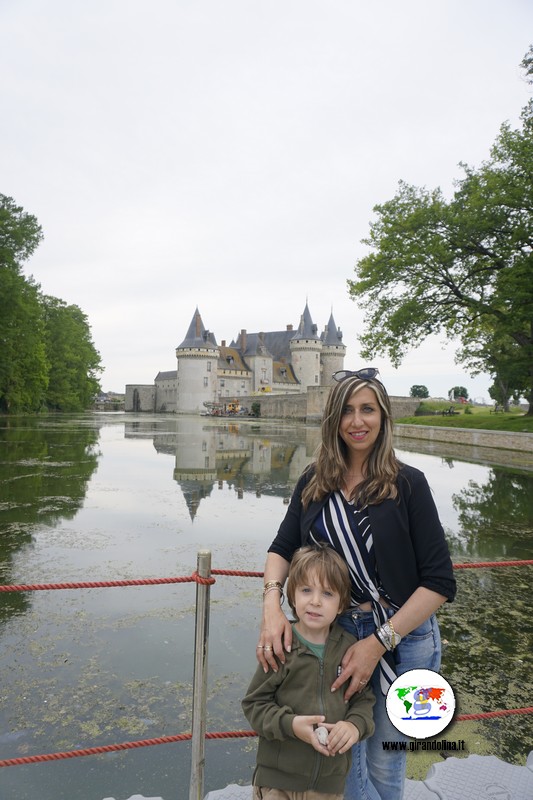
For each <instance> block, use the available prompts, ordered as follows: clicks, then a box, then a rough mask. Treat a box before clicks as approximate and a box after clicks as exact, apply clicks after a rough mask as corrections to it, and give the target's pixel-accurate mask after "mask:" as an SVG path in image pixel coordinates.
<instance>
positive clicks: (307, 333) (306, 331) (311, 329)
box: [292, 303, 320, 341]
mask: <svg viewBox="0 0 533 800" xmlns="http://www.w3.org/2000/svg"><path fill="white" fill-rule="evenodd" d="M292 338H293V339H294V340H297V339H316V340H317V341H319V340H320V337H319V336H318V327H317V326H316V325H315V323H314V322H313V320H312V319H311V312H310V311H309V306H308V305H307V303H306V304H305V308H304V313H303V314H302V316H301V318H300V324H299V325H298V330H297V331H296V333H295V334H293V336H292Z"/></svg>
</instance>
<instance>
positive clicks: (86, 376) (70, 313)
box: [43, 296, 101, 411]
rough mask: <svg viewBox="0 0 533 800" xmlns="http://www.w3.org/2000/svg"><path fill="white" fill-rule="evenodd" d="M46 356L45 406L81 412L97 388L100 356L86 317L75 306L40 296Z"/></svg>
mask: <svg viewBox="0 0 533 800" xmlns="http://www.w3.org/2000/svg"><path fill="white" fill-rule="evenodd" d="M43 307H44V324H45V343H46V356H47V359H48V364H49V371H48V378H49V380H48V390H47V393H46V405H47V406H48V408H51V409H54V410H56V411H82V410H83V409H85V408H87V406H89V405H90V403H91V401H92V399H93V398H94V396H95V395H96V394H97V392H98V391H99V389H100V385H99V382H98V377H97V376H98V373H99V372H101V366H100V356H99V353H98V351H97V350H96V349H95V347H94V344H93V342H92V338H91V329H90V326H89V323H88V320H87V317H86V316H85V314H84V313H83V311H82V310H81V309H80V308H79V307H78V306H76V305H67V304H66V303H64V302H63V301H62V300H58V299H57V298H56V297H47V296H45V297H43Z"/></svg>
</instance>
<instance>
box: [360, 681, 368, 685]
mask: <svg viewBox="0 0 533 800" xmlns="http://www.w3.org/2000/svg"><path fill="white" fill-rule="evenodd" d="M367 683H368V681H359V685H360V686H365V685H366V684H367Z"/></svg>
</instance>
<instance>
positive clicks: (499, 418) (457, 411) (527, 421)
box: [396, 400, 533, 433]
mask: <svg viewBox="0 0 533 800" xmlns="http://www.w3.org/2000/svg"><path fill="white" fill-rule="evenodd" d="M450 407H453V410H454V413H453V414H445V415H443V411H448V410H449V409H450ZM396 422H401V423H405V424H408V425H433V426H438V427H443V428H474V429H478V430H487V431H511V432H515V433H521V432H522V433H533V417H530V416H526V415H525V413H524V411H523V410H522V409H520V408H513V409H512V410H511V411H509V412H508V413H507V412H501V411H499V412H498V413H491V409H490V408H488V407H487V406H470V405H467V406H465V405H462V404H461V403H454V404H452V406H451V405H450V403H446V402H443V401H438V400H425V401H423V402H422V403H421V404H420V408H419V409H418V413H417V415H416V416H414V417H402V418H401V419H397V420H396Z"/></svg>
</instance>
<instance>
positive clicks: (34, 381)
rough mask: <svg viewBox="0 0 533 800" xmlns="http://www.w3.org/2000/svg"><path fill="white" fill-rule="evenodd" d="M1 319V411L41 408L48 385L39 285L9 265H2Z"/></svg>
mask: <svg viewBox="0 0 533 800" xmlns="http://www.w3.org/2000/svg"><path fill="white" fill-rule="evenodd" d="M0 320H1V325H0V411H2V412H4V413H6V412H17V411H38V410H39V409H40V408H41V407H42V406H43V405H44V401H45V392H46V387H47V384H48V365H47V362H46V354H45V348H44V342H43V314H42V307H41V304H40V301H39V287H38V286H37V285H36V284H35V283H33V281H30V280H27V279H25V278H24V277H23V276H22V275H20V274H18V272H17V271H16V270H14V269H12V268H11V267H6V266H0Z"/></svg>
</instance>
